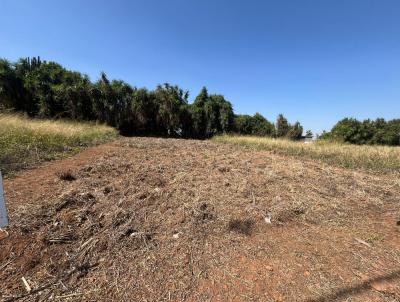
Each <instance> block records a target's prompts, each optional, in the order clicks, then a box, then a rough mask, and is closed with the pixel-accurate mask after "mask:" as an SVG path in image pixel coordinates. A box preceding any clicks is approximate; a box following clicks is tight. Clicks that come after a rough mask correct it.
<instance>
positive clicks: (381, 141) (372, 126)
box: [320, 118, 400, 146]
mask: <svg viewBox="0 0 400 302" xmlns="http://www.w3.org/2000/svg"><path fill="white" fill-rule="evenodd" d="M320 138H321V139H326V140H335V141H339V142H345V143H351V144H358V145H363V144H372V145H392V146H395V145H400V119H394V120H391V121H385V120H384V119H382V118H378V119H376V120H375V121H372V120H369V119H367V120H364V121H362V122H361V121H358V120H356V119H354V118H345V119H343V120H341V121H339V122H338V123H337V124H336V125H335V126H334V127H333V128H332V130H331V131H330V132H324V133H323V134H322V135H321V136H320Z"/></svg>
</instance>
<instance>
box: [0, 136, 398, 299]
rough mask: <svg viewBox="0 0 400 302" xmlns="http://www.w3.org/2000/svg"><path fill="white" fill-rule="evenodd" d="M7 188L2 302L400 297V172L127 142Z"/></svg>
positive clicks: (231, 148) (172, 142) (205, 146)
mask: <svg viewBox="0 0 400 302" xmlns="http://www.w3.org/2000/svg"><path fill="white" fill-rule="evenodd" d="M65 171H70V172H71V173H72V174H73V175H74V176H75V178H76V180H75V181H71V182H66V181H63V180H61V179H59V178H56V177H55V175H58V173H61V172H65ZM5 190H6V194H7V205H8V209H9V214H10V222H11V225H10V227H9V228H7V231H8V232H9V236H8V237H7V238H5V239H3V240H1V241H0V245H1V248H0V268H2V269H0V280H1V282H0V301H7V300H11V299H14V301H15V299H17V298H19V297H21V296H26V295H27V296H26V297H24V298H23V299H20V300H18V301H25V302H26V301H38V302H39V301H99V302H101V301H107V302H108V301H149V302H151V301H157V302H158V301H188V302H195V301H309V302H310V301H334V300H335V299H336V300H337V301H344V300H346V299H347V300H348V301H349V300H350V299H351V301H354V302H355V301H360V302H361V301H382V302H388V301H400V287H399V286H400V283H399V282H398V277H396V276H397V275H398V271H400V249H399V246H400V242H399V240H398V238H399V236H398V234H399V233H398V227H397V226H396V222H397V221H398V213H400V203H399V202H398V196H399V194H400V183H399V180H398V177H396V176H395V175H375V174H369V173H364V172H356V173H354V172H353V171H352V170H346V169H337V168H334V167H331V166H329V165H321V164H319V163H314V164H308V163H305V162H303V161H301V160H297V159H294V158H290V157H288V156H280V155H276V154H273V153H272V152H264V151H263V152H258V151H255V150H251V149H249V148H243V147H240V146H235V145H232V144H219V143H214V142H210V141H199V140H176V139H159V138H124V139H119V140H116V141H115V142H113V143H111V144H106V145H101V146H98V147H96V148H90V149H88V150H85V151H84V152H82V153H80V154H78V155H76V156H74V157H72V158H69V159H66V160H62V161H56V162H53V163H51V164H48V165H44V166H42V167H40V168H38V169H35V170H32V171H26V172H24V173H21V175H19V176H18V177H16V178H14V179H9V180H6V181H5ZM268 214H270V217H271V223H266V221H265V217H266V216H267V215H268ZM356 238H357V239H356ZM362 242H364V243H362ZM365 242H366V243H368V244H367V245H366V244H365ZM22 277H24V278H25V279H26V280H27V282H28V283H29V284H30V286H31V288H32V291H30V292H29V293H28V292H27V291H26V289H25V287H24V285H23V283H22V281H21V278H22ZM378 278H381V279H384V280H388V282H389V285H387V286H386V285H385V286H386V289H383V290H382V289H381V291H382V292H380V291H376V290H374V289H372V285H370V284H371V282H372V281H371V280H373V282H375V280H377V279H378ZM359 288H360V290H358V289H359ZM361 289H362V291H361ZM357 290H358V292H357V294H355V293H354V291H357ZM336 300H335V301H336Z"/></svg>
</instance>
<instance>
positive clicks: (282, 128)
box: [276, 114, 290, 137]
mask: <svg viewBox="0 0 400 302" xmlns="http://www.w3.org/2000/svg"><path fill="white" fill-rule="evenodd" d="M289 130H290V125H289V123H288V120H287V119H286V118H285V117H284V116H283V114H279V115H278V118H277V119H276V136H277V137H285V136H287V135H288V133H289Z"/></svg>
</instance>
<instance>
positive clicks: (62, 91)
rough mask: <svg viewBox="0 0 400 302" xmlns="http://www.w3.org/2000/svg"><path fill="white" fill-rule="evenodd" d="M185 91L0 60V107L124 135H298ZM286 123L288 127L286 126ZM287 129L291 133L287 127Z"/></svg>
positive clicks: (41, 64)
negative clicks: (102, 127)
mask: <svg viewBox="0 0 400 302" xmlns="http://www.w3.org/2000/svg"><path fill="white" fill-rule="evenodd" d="M188 96H189V93H188V92H187V91H184V90H182V89H181V88H179V87H178V86H172V85H170V84H168V83H166V84H164V85H159V86H157V88H156V89H155V90H153V91H149V90H147V89H145V88H141V89H137V88H136V87H131V86H130V85H129V84H127V83H125V82H124V81H121V80H110V79H109V78H108V77H107V75H106V74H105V73H104V72H103V73H101V75H100V78H99V79H98V80H97V81H96V82H94V83H93V82H91V81H90V80H89V77H88V76H87V75H83V74H81V73H79V72H74V71H69V70H66V69H65V68H64V67H62V66H61V65H60V64H57V63H55V62H46V61H41V59H40V58H39V57H38V58H32V59H30V58H26V59H20V60H18V61H17V62H16V63H10V62H8V61H7V60H0V109H7V110H15V111H20V112H25V113H27V114H28V115H29V116H31V117H40V118H66V119H73V120H80V121H98V122H101V123H106V124H108V125H110V126H113V127H115V128H117V129H118V130H119V131H120V133H122V134H125V135H132V134H137V135H160V136H172V137H185V138H200V139H204V138H209V137H211V136H213V135H215V134H220V133H221V134H222V133H229V132H237V133H239V134H251V135H259V136H271V137H274V136H275V135H276V134H277V133H278V136H287V137H291V138H293V139H295V138H298V137H299V135H300V136H301V132H302V131H300V130H302V128H301V126H300V125H297V124H295V127H294V128H293V129H291V128H290V127H291V126H290V125H289V124H288V122H287V120H286V119H285V118H284V117H283V116H282V115H281V116H280V117H279V119H278V120H282V121H281V122H282V123H278V126H279V127H278V129H277V130H276V129H275V126H274V125H273V124H272V123H271V122H269V121H268V120H267V119H265V118H264V117H263V116H262V115H261V114H259V113H256V114H255V115H254V116H246V115H243V116H241V115H238V116H235V115H234V112H233V108H232V104H231V103H230V102H229V101H227V100H226V99H225V98H224V96H222V95H219V94H213V95H210V94H209V93H208V91H207V88H206V87H203V89H202V90H201V91H200V93H199V95H198V96H197V97H196V98H195V100H194V102H193V104H189V102H188ZM284 123H286V125H284ZM290 130H291V131H290Z"/></svg>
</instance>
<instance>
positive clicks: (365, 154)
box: [213, 135, 400, 173]
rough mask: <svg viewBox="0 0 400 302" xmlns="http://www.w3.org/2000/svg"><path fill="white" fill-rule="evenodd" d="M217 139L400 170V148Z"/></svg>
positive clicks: (341, 162)
mask: <svg viewBox="0 0 400 302" xmlns="http://www.w3.org/2000/svg"><path fill="white" fill-rule="evenodd" d="M213 140H214V141H217V142H223V143H232V144H236V145H243V146H249V147H253V148H256V149H258V150H268V151H274V152H276V153H278V154H282V155H290V156H296V157H305V158H310V159H316V160H319V161H322V162H325V163H328V164H332V165H336V166H339V167H343V168H350V169H362V170H369V171H374V172H385V173H387V172H390V173H392V172H394V173H399V172H400V148H399V147H389V146H365V145H364V146H358V145H348V144H340V143H333V142H326V141H318V142H312V143H307V144H306V143H303V142H293V141H289V140H283V139H273V138H265V137H253V136H231V135H222V136H216V137H214V138H213Z"/></svg>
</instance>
